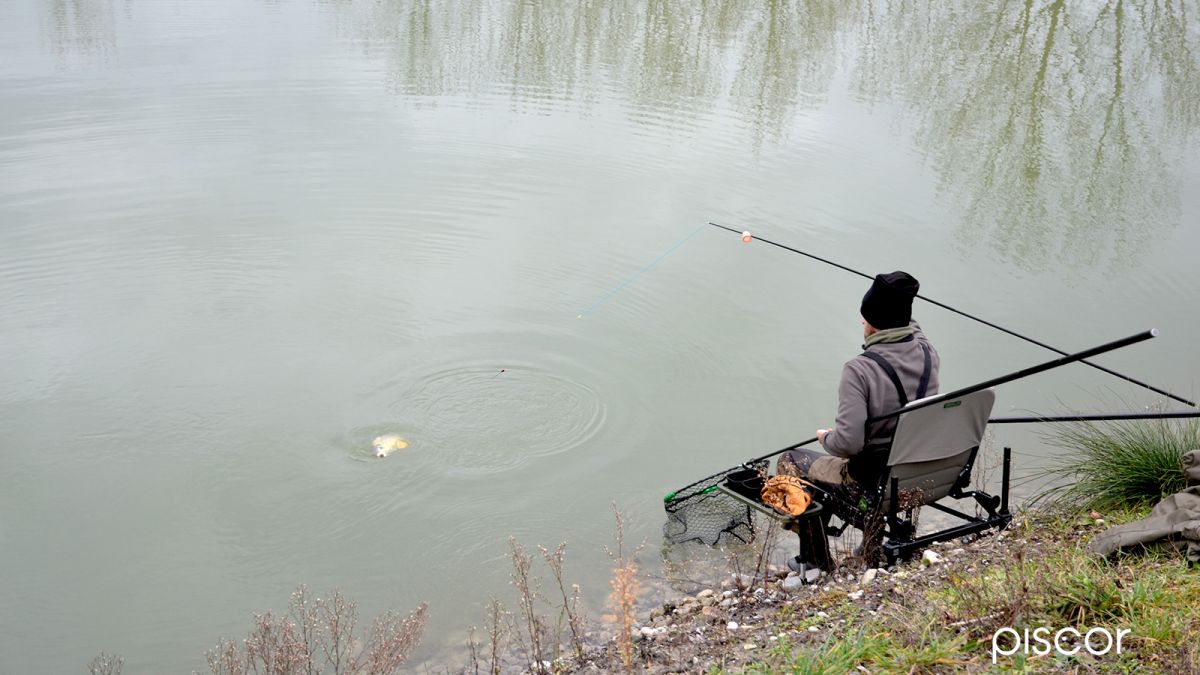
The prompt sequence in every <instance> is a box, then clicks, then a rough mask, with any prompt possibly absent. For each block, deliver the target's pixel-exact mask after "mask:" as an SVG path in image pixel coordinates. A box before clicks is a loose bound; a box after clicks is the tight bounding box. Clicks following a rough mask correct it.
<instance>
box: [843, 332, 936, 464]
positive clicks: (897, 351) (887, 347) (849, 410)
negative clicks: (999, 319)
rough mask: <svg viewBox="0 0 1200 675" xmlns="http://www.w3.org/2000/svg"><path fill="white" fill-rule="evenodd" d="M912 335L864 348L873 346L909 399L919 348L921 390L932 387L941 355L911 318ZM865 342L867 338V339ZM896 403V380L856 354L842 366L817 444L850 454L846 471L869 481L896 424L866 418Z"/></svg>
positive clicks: (933, 389) (927, 393)
mask: <svg viewBox="0 0 1200 675" xmlns="http://www.w3.org/2000/svg"><path fill="white" fill-rule="evenodd" d="M909 326H910V327H911V328H912V329H913V332H912V335H911V336H909V337H908V338H907V339H903V340H901V341H898V342H880V343H875V344H870V345H869V346H867V347H866V351H869V352H874V353H876V354H878V355H880V356H882V357H884V358H885V359H887V361H888V363H890V364H891V365H892V368H894V369H895V371H896V375H897V377H898V378H899V380H900V383H901V385H903V387H904V391H905V394H906V395H907V396H908V400H909V401H914V400H916V398H917V388H918V385H919V383H920V381H921V377H922V374H923V373H924V369H925V351H924V350H923V349H922V348H921V346H922V345H924V346H925V347H927V348H928V350H929V361H930V363H929V380H928V384H927V386H926V389H925V396H932V395H934V394H936V393H937V392H938V367H939V366H940V365H941V359H940V358H939V357H938V353H937V350H935V349H934V348H933V345H931V344H930V343H929V340H928V339H927V338H926V337H925V333H924V332H922V331H921V326H920V325H919V324H918V323H917V322H916V321H912V322H911V323H910V324H909ZM868 342H870V340H868ZM900 406H901V401H900V397H899V395H898V394H897V392H896V386H895V385H894V384H893V383H892V380H891V379H890V378H889V377H888V375H887V374H886V372H885V371H884V370H883V368H881V367H880V366H879V365H878V364H877V363H875V362H874V361H873V360H871V359H870V358H869V357H866V356H863V355H862V354H859V355H858V356H855V357H854V358H852V359H850V360H849V361H847V362H846V365H845V366H843V367H842V380H841V383H840V384H839V385H838V412H837V421H836V422H835V424H834V427H833V429H832V430H831V431H830V432H829V433H827V434H825V437H824V439H822V441H821V444H822V446H824V448H825V451H826V452H828V453H829V454H831V455H834V456H836V457H844V458H847V459H849V460H850V465H849V471H850V475H851V477H853V478H854V479H855V480H857V481H859V482H867V481H870V480H871V479H872V478H873V477H877V475H878V474H879V473H882V471H883V470H884V468H885V461H886V457H887V451H888V449H889V448H890V446H891V441H892V434H893V433H894V432H895V429H896V418H894V417H893V418H891V419H888V420H884V421H882V422H876V423H874V424H871V425H870V427H869V428H868V425H867V419H868V418H869V417H874V416H877V415H882V414H883V413H886V412H891V411H893V410H895V409H897V408H899V407H900Z"/></svg>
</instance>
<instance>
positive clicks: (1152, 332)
mask: <svg viewBox="0 0 1200 675" xmlns="http://www.w3.org/2000/svg"><path fill="white" fill-rule="evenodd" d="M1150 337H1158V329H1157V328H1151V329H1150Z"/></svg>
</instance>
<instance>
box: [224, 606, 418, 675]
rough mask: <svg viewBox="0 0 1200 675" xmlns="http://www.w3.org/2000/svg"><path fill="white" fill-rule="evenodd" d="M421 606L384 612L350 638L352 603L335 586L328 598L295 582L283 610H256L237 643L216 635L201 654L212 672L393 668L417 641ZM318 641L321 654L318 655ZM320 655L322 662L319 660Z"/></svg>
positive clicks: (299, 673) (286, 674) (377, 673)
mask: <svg viewBox="0 0 1200 675" xmlns="http://www.w3.org/2000/svg"><path fill="white" fill-rule="evenodd" d="M426 610H427V606H426V605H425V604H424V603H422V604H421V605H419V606H418V607H417V608H416V609H415V610H413V612H412V613H411V614H409V615H408V616H407V617H404V618H401V617H400V616H399V615H397V614H396V613H394V612H388V613H386V614H384V615H383V616H381V617H379V618H378V619H376V620H375V623H374V624H373V625H372V628H371V631H370V632H369V634H368V635H366V636H364V638H363V639H361V640H355V639H354V635H353V631H354V627H355V625H356V623H357V607H356V605H355V604H354V603H353V602H350V601H347V600H346V599H345V597H343V596H342V594H341V593H340V592H337V591H335V592H334V593H333V595H332V597H331V598H330V599H328V600H322V599H321V598H316V599H315V600H313V599H310V598H309V595H308V591H307V589H305V587H304V586H300V587H299V588H297V589H296V592H295V593H293V594H292V599H291V604H290V607H289V611H288V614H287V615H286V616H281V617H278V618H276V617H275V616H274V615H272V614H271V613H270V612H266V613H265V614H256V615H255V617H254V628H253V629H252V630H251V631H250V634H249V635H248V636H247V637H246V639H245V640H244V641H243V648H239V646H238V644H237V643H236V642H234V641H232V640H226V639H222V640H221V641H220V642H219V643H218V644H217V646H216V647H214V648H213V649H211V650H209V651H208V653H207V654H206V658H207V662H208V668H209V672H210V673H212V675H248V674H249V673H255V674H257V675H315V674H317V673H323V672H327V671H326V667H329V668H330V671H328V672H332V673H334V675H386V674H388V673H394V672H397V671H398V670H399V669H400V666H401V665H402V664H403V663H404V662H405V661H406V660H407V659H408V657H409V655H410V654H411V653H412V650H413V648H415V647H416V645H417V643H418V642H420V639H421V634H422V633H423V632H424V630H425V617H426ZM318 645H319V646H320V647H321V652H322V654H321V655H322V656H323V657H324V658H323V659H321V658H319V657H318V653H317V647H318ZM322 661H323V662H322Z"/></svg>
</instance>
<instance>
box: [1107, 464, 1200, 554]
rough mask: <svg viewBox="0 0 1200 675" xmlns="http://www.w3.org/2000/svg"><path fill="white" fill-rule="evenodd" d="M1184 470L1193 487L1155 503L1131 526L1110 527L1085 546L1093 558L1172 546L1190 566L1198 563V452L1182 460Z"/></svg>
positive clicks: (1199, 487) (1199, 490)
mask: <svg viewBox="0 0 1200 675" xmlns="http://www.w3.org/2000/svg"><path fill="white" fill-rule="evenodd" d="M1183 466H1184V470H1185V471H1186V472H1187V475H1188V478H1189V479H1190V480H1191V481H1192V482H1193V483H1195V484H1194V485H1193V486H1192V487H1189V488H1187V489H1186V490H1184V491H1183V492H1177V493H1175V494H1173V495H1171V496H1170V497H1167V498H1166V499H1164V500H1162V501H1161V502H1159V503H1158V504H1157V505H1156V506H1155V507H1154V509H1153V510H1151V511H1150V515H1149V516H1147V517H1145V518H1143V519H1142V520H1138V521H1135V522H1132V523H1126V524H1125V525H1117V526H1116V527H1110V528H1109V529H1107V530H1105V531H1104V532H1103V533H1102V534H1099V535H1097V536H1096V538H1094V539H1092V541H1090V542H1089V543H1088V549H1089V550H1091V551H1092V552H1093V553H1096V554H1097V555H1103V556H1107V555H1111V554H1113V553H1116V552H1117V551H1118V550H1119V549H1123V548H1131V547H1136V546H1145V545H1150V544H1159V543H1162V544H1173V545H1175V546H1176V547H1178V548H1181V549H1183V551H1184V555H1185V556H1187V559H1188V560H1189V561H1191V562H1194V563H1195V562H1200V450H1192V451H1191V452H1189V453H1187V454H1185V455H1184V456H1183Z"/></svg>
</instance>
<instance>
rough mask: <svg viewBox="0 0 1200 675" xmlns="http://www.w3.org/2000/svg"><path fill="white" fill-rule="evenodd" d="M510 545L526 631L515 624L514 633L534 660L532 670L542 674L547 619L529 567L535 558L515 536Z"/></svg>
mask: <svg viewBox="0 0 1200 675" xmlns="http://www.w3.org/2000/svg"><path fill="white" fill-rule="evenodd" d="M508 545H509V547H510V548H511V553H510V554H509V558H510V559H511V560H512V565H513V573H512V583H513V585H514V586H516V587H517V605H518V610H519V612H520V619H521V622H522V624H523V626H522V628H523V629H524V632H522V631H520V630H516V629H515V627H514V631H513V635H514V636H516V637H517V639H518V642H519V643H521V647H522V649H524V651H525V653H526V655H527V656H528V657H529V658H530V659H531V661H532V667H533V671H534V672H537V673H540V672H544V671H545V665H544V663H545V659H544V652H545V649H544V647H545V645H544V636H545V634H546V626H545V622H544V620H543V619H542V617H541V616H539V615H538V613H537V599H538V596H539V593H538V588H537V580H536V579H535V578H533V577H532V576H530V573H529V571H530V568H531V567H532V566H533V558H532V557H530V555H529V554H528V553H526V552H525V548H524V547H523V546H521V544H520V543H519V542H518V541H517V540H516V538H514V537H509V538H508ZM526 637H528V638H529V642H528V643H526V642H525V638H526Z"/></svg>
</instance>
